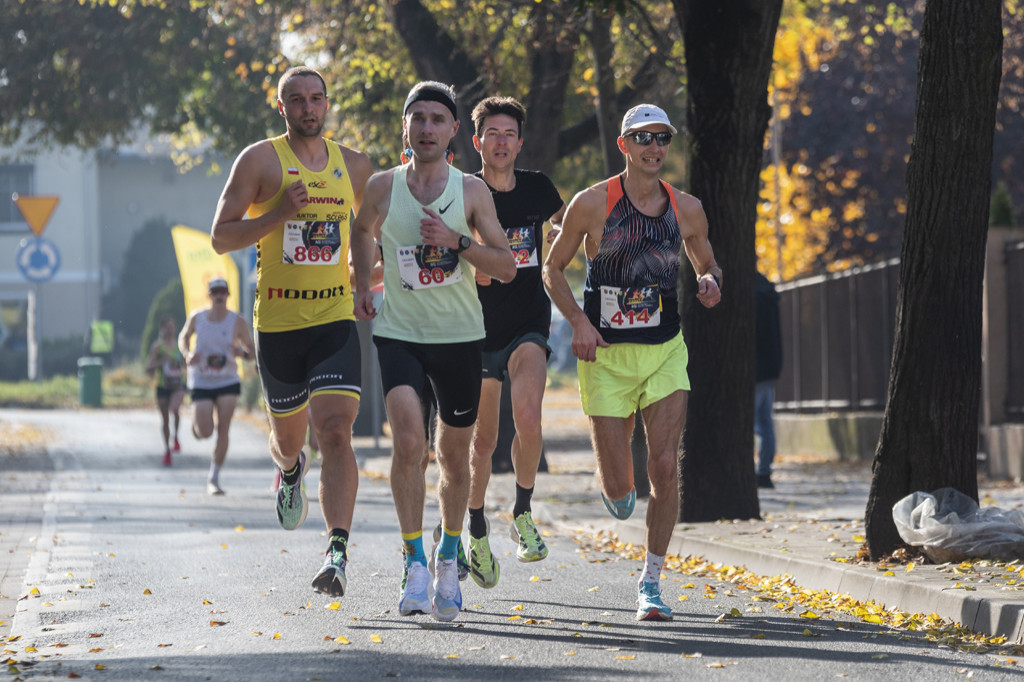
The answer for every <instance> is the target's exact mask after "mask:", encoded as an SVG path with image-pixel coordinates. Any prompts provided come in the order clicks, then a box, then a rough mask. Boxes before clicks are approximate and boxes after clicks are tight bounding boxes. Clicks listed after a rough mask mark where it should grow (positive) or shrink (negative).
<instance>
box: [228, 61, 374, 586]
mask: <svg viewBox="0 0 1024 682" xmlns="http://www.w3.org/2000/svg"><path fill="white" fill-rule="evenodd" d="M327 106H328V99H327V86H326V85H325V83H324V79H323V77H322V76H321V75H320V74H319V73H318V72H317V71H315V70H313V69H311V68H308V67H303V66H299V67H295V68H292V69H289V70H288V71H286V72H285V73H284V75H282V76H281V79H280V81H279V82H278V87H277V108H278V111H279V112H280V114H281V116H282V117H284V119H285V123H286V127H287V132H286V133H285V134H284V135H282V136H280V137H276V138H273V139H270V140H263V141H261V142H257V143H255V144H253V145H251V146H249V147H247V148H246V149H245V150H244V151H243V152H242V153H241V154H240V155H239V156H238V159H236V160H235V164H234V166H233V167H232V169H231V176H230V177H229V178H228V181H227V185H226V186H225V187H224V192H223V193H222V194H221V197H220V202H219V204H218V206H217V213H216V216H215V217H214V221H213V229H212V231H211V236H212V241H213V247H214V249H215V250H216V251H217V252H218V253H224V252H226V251H234V250H237V249H241V248H245V247H247V246H249V245H250V244H256V248H257V261H256V270H257V279H256V287H257V293H256V303H255V306H254V310H253V324H254V326H255V328H256V367H257V369H258V371H259V375H260V382H261V384H262V386H263V398H264V400H265V401H266V404H267V410H268V411H269V413H270V426H271V433H270V454H271V457H273V459H274V463H275V464H276V465H277V466H278V468H280V469H281V486H280V487H279V488H278V491H277V518H278V520H279V521H280V523H281V526H282V527H284V528H285V529H286V530H293V529H295V528H298V526H299V525H300V524H301V523H302V522H303V521H304V520H305V518H306V511H307V507H308V505H307V500H306V493H305V491H304V490H303V489H302V476H303V474H304V473H305V469H306V455H305V453H303V452H302V447H303V443H304V442H305V439H306V424H307V417H306V410H307V409H309V410H310V411H311V412H312V421H313V429H314V431H315V432H316V436H317V439H318V441H319V443H320V451H321V453H322V456H323V464H322V467H321V474H320V491H319V492H320V509H321V511H322V512H323V515H324V521H325V522H326V525H327V529H328V532H329V533H330V544H329V546H328V548H327V552H326V554H327V558H326V560H325V561H324V564H323V567H322V568H321V569H320V572H319V573H317V575H316V577H315V578H314V579H313V589H314V590H316V591H317V592H321V593H324V594H328V595H331V596H341V595H343V594H344V593H345V588H346V585H347V583H346V579H345V566H346V564H347V561H348V552H347V545H348V534H349V529H350V528H351V525H352V512H353V507H354V506H355V498H356V488H357V485H358V469H357V466H356V459H355V453H354V452H353V450H352V424H353V423H354V421H355V418H356V412H357V411H358V408H359V396H360V384H361V377H360V354H359V338H358V336H357V334H356V328H355V318H354V316H353V312H352V300H353V298H352V289H351V286H350V283H349V264H348V241H349V228H350V221H351V219H352V212H353V211H355V212H358V211H359V207H360V204H361V203H362V196H363V187H364V185H365V184H366V180H367V178H369V177H370V174H371V172H372V169H371V167H370V161H369V159H368V158H367V157H366V155H365V154H363V153H361V152H358V151H356V150H354V149H349V148H348V147H345V146H343V145H340V144H338V143H336V142H334V141H332V140H327V139H325V138H324V137H323V136H322V135H321V133H322V131H323V126H324V119H325V118H326V116H327Z"/></svg>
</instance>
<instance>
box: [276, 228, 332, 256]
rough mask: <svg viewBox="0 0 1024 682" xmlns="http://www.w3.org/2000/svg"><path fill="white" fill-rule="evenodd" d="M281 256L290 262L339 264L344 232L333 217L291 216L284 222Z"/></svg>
mask: <svg viewBox="0 0 1024 682" xmlns="http://www.w3.org/2000/svg"><path fill="white" fill-rule="evenodd" d="M281 246H282V249H281V251H282V253H281V260H282V261H283V262H285V263H288V264H289V265H337V264H338V263H339V262H341V260H340V259H341V253H340V251H341V232H340V231H339V230H338V223H336V222H331V221H310V222H305V221H300V220H289V221H288V222H286V223H285V224H284V238H283V240H282V244H281Z"/></svg>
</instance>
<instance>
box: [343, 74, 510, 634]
mask: <svg viewBox="0 0 1024 682" xmlns="http://www.w3.org/2000/svg"><path fill="white" fill-rule="evenodd" d="M403 113H404V116H403V119H402V126H403V131H404V133H405V135H406V137H407V138H408V141H409V144H410V147H411V148H412V159H411V160H410V162H409V163H408V164H406V165H402V166H399V167H396V168H392V169H390V170H387V171H384V172H382V173H377V174H376V175H374V176H373V177H371V178H370V180H369V181H368V182H367V183H366V190H365V192H364V195H363V205H362V210H361V211H359V213H358V215H357V216H356V220H355V222H354V223H353V225H352V265H353V268H354V270H355V276H356V280H355V289H356V300H355V314H356V317H358V318H359V319H362V320H371V319H373V318H374V317H378V314H377V310H376V309H375V308H374V305H373V295H372V293H371V292H370V291H369V286H368V285H369V282H370V272H371V266H372V264H373V262H374V261H375V260H376V258H375V256H376V245H375V240H374V230H375V228H376V227H377V225H378V224H379V225H380V231H381V253H382V254H383V260H384V303H383V305H382V308H381V311H380V315H379V317H378V320H377V323H376V328H375V330H374V343H375V344H376V345H377V349H378V355H379V359H380V368H381V378H382V385H383V388H384V400H385V404H386V406H387V411H388V420H389V421H390V423H391V431H392V438H393V454H392V461H391V490H392V495H393V497H394V500H395V508H396V511H397V512H398V522H399V525H400V527H401V531H402V540H403V547H404V554H405V573H404V578H403V581H402V593H401V597H400V599H399V602H398V610H399V613H401V614H402V615H403V616H408V615H412V614H414V613H431V614H432V615H433V616H434V618H436V619H437V620H446V621H447V620H453V619H454V618H455V617H456V616H458V614H459V611H460V610H461V608H462V594H461V591H460V588H459V575H458V573H459V572H458V567H457V565H456V555H457V552H458V549H457V548H458V544H459V539H460V537H461V534H462V523H463V519H464V517H465V515H466V505H467V500H468V498H469V448H470V441H471V439H472V437H473V424H474V423H475V421H476V412H477V406H478V402H479V398H480V377H481V371H482V369H481V351H482V348H483V338H484V326H483V313H482V311H481V308H480V301H479V299H478V298H477V295H476V285H475V283H474V272H473V268H476V269H479V270H480V271H481V272H484V273H486V274H487V275H489V276H491V277H494V278H496V279H498V280H501V281H506V282H507V281H509V280H511V279H512V277H514V276H515V272H516V266H515V261H514V260H513V258H512V252H511V251H510V250H509V246H508V239H507V238H506V237H505V232H504V230H502V229H501V225H500V224H499V223H498V218H497V215H496V214H495V211H494V202H493V201H492V200H491V194H490V192H489V191H488V189H487V185H485V184H484V183H483V181H481V180H480V179H479V178H475V177H473V176H471V175H465V174H463V173H462V172H460V171H458V170H456V169H454V168H450V167H449V165H448V162H447V159H446V158H445V151H446V149H447V148H448V143H449V142H450V141H451V139H452V137H454V136H455V132H456V131H457V130H458V128H459V121H458V117H457V115H456V108H455V92H454V91H453V90H452V88H451V87H449V86H447V85H444V84H443V83H436V82H433V81H425V82H422V83H418V84H417V85H415V86H414V87H413V89H412V90H411V91H410V93H409V97H408V98H407V99H406V102H405V107H404V108H403ZM428 380H429V381H430V383H431V386H432V388H433V390H434V394H435V396H436V398H437V407H438V417H439V421H440V424H439V429H438V439H437V453H438V455H437V461H438V465H439V468H440V481H439V483H438V497H439V498H440V499H439V503H440V507H441V522H442V528H443V530H442V533H441V537H440V544H439V545H438V547H437V549H436V552H435V555H434V556H433V557H431V559H430V560H428V559H427V557H426V554H425V552H424V550H423V503H424V498H425V482H424V470H423V465H424V461H423V457H424V456H425V454H426V434H425V433H424V428H423V417H422V399H423V396H422V392H423V387H424V385H425V383H426V381H428ZM428 566H433V567H435V574H434V575H433V576H431V574H430V573H431V569H430V568H428ZM431 578H433V581H432V584H431ZM431 589H432V590H433V596H431Z"/></svg>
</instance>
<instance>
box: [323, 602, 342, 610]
mask: <svg viewBox="0 0 1024 682" xmlns="http://www.w3.org/2000/svg"><path fill="white" fill-rule="evenodd" d="M324 608H325V609H330V610H331V611H337V610H338V609H340V608H341V602H337V601H332V602H331V603H330V604H328V605H327V606H325V607H324Z"/></svg>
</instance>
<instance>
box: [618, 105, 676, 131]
mask: <svg viewBox="0 0 1024 682" xmlns="http://www.w3.org/2000/svg"><path fill="white" fill-rule="evenodd" d="M652 123H664V124H665V125H667V126H668V129H669V130H670V131H672V134H673V135H675V134H676V128H675V126H673V125H672V123H671V122H670V121H669V120H668V114H666V113H665V110H664V109H662V108H661V107H656V106H654V105H653V104H637V105H636V106H635V107H633V108H632V109H630V110H629V111H627V112H626V115H625V116H623V117H622V131H621V132H620V133H619V137H623V136H625V134H626V133H628V132H630V131H631V130H634V129H636V128H642V127H643V126H646V125H650V124H652Z"/></svg>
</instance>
